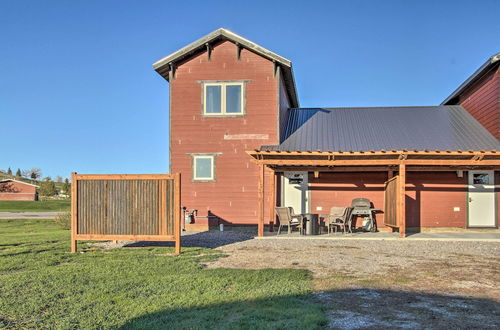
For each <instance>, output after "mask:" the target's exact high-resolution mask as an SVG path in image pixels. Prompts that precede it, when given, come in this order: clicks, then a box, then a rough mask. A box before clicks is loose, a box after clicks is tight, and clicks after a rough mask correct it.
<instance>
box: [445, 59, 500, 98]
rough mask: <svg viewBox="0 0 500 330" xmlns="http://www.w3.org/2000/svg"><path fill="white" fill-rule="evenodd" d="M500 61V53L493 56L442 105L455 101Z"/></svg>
mask: <svg viewBox="0 0 500 330" xmlns="http://www.w3.org/2000/svg"><path fill="white" fill-rule="evenodd" d="M499 61H500V53H498V54H495V55H493V56H491V57H490V58H489V59H488V60H487V61H486V62H485V63H484V64H483V65H481V66H480V67H479V69H477V70H476V71H475V72H474V73H473V74H472V75H471V76H470V77H469V78H467V80H465V81H464V82H463V83H462V84H461V85H460V86H458V88H457V89H456V90H455V91H454V92H453V93H451V95H450V96H448V97H447V98H446V99H445V100H444V101H443V102H441V105H448V104H449V102H450V101H451V100H452V99H454V98H455V97H456V96H458V95H460V94H461V93H462V92H463V91H464V90H465V89H466V88H467V87H469V86H470V85H471V84H472V83H474V82H476V81H477V80H479V79H480V78H481V77H482V76H483V75H484V74H485V73H487V72H488V71H489V70H490V69H491V68H492V67H493V66H494V65H498V63H499Z"/></svg>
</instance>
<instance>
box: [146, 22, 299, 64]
mask: <svg viewBox="0 0 500 330" xmlns="http://www.w3.org/2000/svg"><path fill="white" fill-rule="evenodd" d="M219 37H224V38H227V39H229V40H231V41H233V42H235V43H238V44H240V45H241V46H243V47H245V48H247V49H249V50H252V51H254V52H255V53H257V54H260V55H262V56H264V57H266V58H268V59H270V60H274V61H277V62H278V63H280V64H282V65H285V66H288V67H291V66H292V62H291V61H290V60H289V59H286V58H284V57H283V56H280V55H278V54H276V53H273V52H272V51H270V50H268V49H266V48H264V47H262V46H259V45H257V44H256V43H254V42H251V41H250V40H247V39H245V38H243V37H241V36H239V35H237V34H236V33H233V32H231V31H229V30H226V29H223V28H220V29H217V30H215V31H214V32H212V33H209V34H207V35H206V36H204V37H202V38H200V39H198V40H196V41H194V42H192V43H190V44H189V45H187V46H185V47H183V48H181V49H179V50H178V51H176V52H173V53H172V54H170V55H167V56H165V57H164V58H162V59H160V60H158V61H156V62H155V63H154V64H153V68H154V69H155V70H156V71H159V70H160V69H161V68H162V67H164V66H165V65H169V64H170V63H172V62H176V61H178V60H180V59H182V58H184V57H185V56H187V55H189V54H191V53H192V52H194V51H196V50H197V49H199V48H201V47H204V46H205V44H206V43H210V42H211V41H213V40H215V39H217V38H219Z"/></svg>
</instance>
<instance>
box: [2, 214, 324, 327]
mask: <svg viewBox="0 0 500 330" xmlns="http://www.w3.org/2000/svg"><path fill="white" fill-rule="evenodd" d="M79 250H80V251H81V253H76V254H71V253H69V231H67V230H62V229H60V228H59V227H57V226H56V225H55V224H54V223H53V222H52V221H50V220H0V328H3V327H6V328H58V329H60V328H64V329H68V328H84V329H95V328H100V329H102V328H123V329H134V328H135V329H139V328H140V329H144V328H189V329H193V328H194V329H198V328H227V329H233V328H266V329H269V328H281V329H285V328H320V327H322V326H324V325H325V324H326V322H327V319H326V318H325V316H324V315H323V311H322V308H321V306H319V305H318V304H317V303H315V302H314V300H313V298H311V296H310V293H311V291H312V288H311V285H312V281H311V276H310V274H309V273H308V272H307V271H305V270H288V269H264V270H243V269H206V268H204V267H203V266H202V262H204V261H208V260H214V258H220V257H223V256H222V255H220V254H219V252H217V251H214V250H210V249H204V248H185V249H183V251H184V252H183V254H182V255H181V256H176V255H174V254H173V248H172V247H133V248H132V247H128V248H127V247H125V248H120V249H112V250H103V249H100V248H96V247H92V246H90V245H87V244H84V243H80V244H79Z"/></svg>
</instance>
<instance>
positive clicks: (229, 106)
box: [203, 82, 244, 116]
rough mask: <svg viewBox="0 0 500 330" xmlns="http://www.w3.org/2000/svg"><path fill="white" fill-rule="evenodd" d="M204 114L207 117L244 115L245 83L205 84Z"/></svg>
mask: <svg viewBox="0 0 500 330" xmlns="http://www.w3.org/2000/svg"><path fill="white" fill-rule="evenodd" d="M203 88H204V93H203V94H204V98H205V100H204V102H203V114H204V115H206V116H238V115H243V113H244V111H243V90H244V89H243V83H242V82H224V83H205V84H204V85H203Z"/></svg>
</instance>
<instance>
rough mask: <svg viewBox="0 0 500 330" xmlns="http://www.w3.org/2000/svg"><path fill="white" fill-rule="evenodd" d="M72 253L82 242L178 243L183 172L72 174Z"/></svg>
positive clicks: (178, 249) (178, 251) (177, 248)
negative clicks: (146, 241)
mask: <svg viewBox="0 0 500 330" xmlns="http://www.w3.org/2000/svg"><path fill="white" fill-rule="evenodd" d="M71 189H72V195H71V196H72V198H71V251H72V252H76V248H77V245H76V242H77V241H78V240H130V241H144V240H149V241H174V242H175V247H176V252H177V253H180V234H181V226H180V224H181V198H180V196H181V195H180V189H181V187H180V174H103V175H94V174H76V173H73V174H72V186H71Z"/></svg>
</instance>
